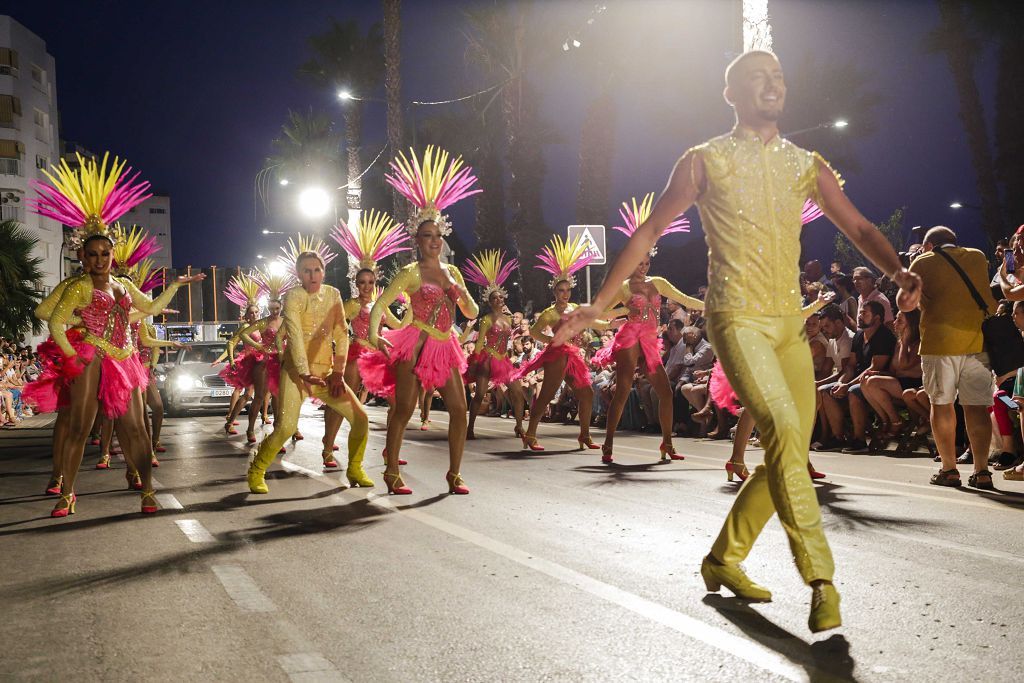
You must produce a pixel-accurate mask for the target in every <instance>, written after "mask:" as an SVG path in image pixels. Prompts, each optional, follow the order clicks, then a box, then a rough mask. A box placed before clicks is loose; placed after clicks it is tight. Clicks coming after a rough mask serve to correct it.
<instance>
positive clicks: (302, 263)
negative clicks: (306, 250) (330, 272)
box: [295, 255, 324, 294]
mask: <svg viewBox="0 0 1024 683" xmlns="http://www.w3.org/2000/svg"><path fill="white" fill-rule="evenodd" d="M295 270H297V271H298V273H299V282H301V283H302V288H303V289H305V290H306V291H307V292H309V293H310V294H314V293H316V292H318V291H320V285H321V284H323V281H324V266H323V264H322V263H320V259H319V258H317V257H316V256H312V255H310V256H303V257H300V258H299V260H298V261H296V262H295Z"/></svg>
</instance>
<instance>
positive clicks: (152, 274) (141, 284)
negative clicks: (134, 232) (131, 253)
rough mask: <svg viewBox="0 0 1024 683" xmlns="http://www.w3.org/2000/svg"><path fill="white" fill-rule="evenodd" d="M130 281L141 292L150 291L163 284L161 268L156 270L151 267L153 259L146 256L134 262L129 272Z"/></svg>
mask: <svg viewBox="0 0 1024 683" xmlns="http://www.w3.org/2000/svg"><path fill="white" fill-rule="evenodd" d="M129 277H131V279H132V282H134V283H135V286H136V287H138V288H139V290H140V291H142V292H146V293H149V292H152V291H153V290H154V289H156V288H157V287H163V286H164V274H163V269H160V270H157V269H155V268H154V267H153V259H151V258H147V259H143V260H141V261H138V262H137V263H135V264H134V265H133V266H132V268H131V272H130V274H129Z"/></svg>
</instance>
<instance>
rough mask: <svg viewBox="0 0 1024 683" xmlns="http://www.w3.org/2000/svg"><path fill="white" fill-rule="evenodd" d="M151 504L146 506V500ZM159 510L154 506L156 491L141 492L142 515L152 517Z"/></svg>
mask: <svg viewBox="0 0 1024 683" xmlns="http://www.w3.org/2000/svg"><path fill="white" fill-rule="evenodd" d="M147 498H149V500H150V501H151V502H152V503H153V504H152V505H146V499H147ZM159 509H160V508H159V507H158V506H157V504H156V491H143V492H142V514H144V515H152V514H153V513H155V512H156V511H157V510H159Z"/></svg>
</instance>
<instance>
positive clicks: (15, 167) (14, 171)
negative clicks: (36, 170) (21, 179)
mask: <svg viewBox="0 0 1024 683" xmlns="http://www.w3.org/2000/svg"><path fill="white" fill-rule="evenodd" d="M0 175H16V176H20V175H21V159H2V158H0Z"/></svg>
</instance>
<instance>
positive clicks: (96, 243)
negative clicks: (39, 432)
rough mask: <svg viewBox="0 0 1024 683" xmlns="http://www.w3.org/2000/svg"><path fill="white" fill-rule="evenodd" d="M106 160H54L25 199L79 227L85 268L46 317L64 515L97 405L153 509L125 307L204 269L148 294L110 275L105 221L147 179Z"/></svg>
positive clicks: (140, 196) (152, 307)
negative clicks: (63, 421) (63, 424)
mask: <svg viewBox="0 0 1024 683" xmlns="http://www.w3.org/2000/svg"><path fill="white" fill-rule="evenodd" d="M107 160H108V155H106V154H105V155H104V157H103V162H102V164H98V163H97V162H96V161H95V160H94V159H90V160H85V159H82V158H81V157H80V156H79V157H78V161H79V164H80V167H79V169H78V170H77V171H75V170H72V169H71V168H70V167H69V166H68V165H67V162H66V161H64V160H62V161H61V165H60V167H59V168H57V169H56V174H57V177H56V178H55V177H54V176H52V175H50V174H49V173H47V174H46V176H47V178H48V179H49V180H50V182H51V183H52V185H45V184H43V183H36V184H35V188H36V191H37V192H38V193H39V198H38V199H34V200H31V201H30V207H31V208H32V210H33V211H35V212H36V213H39V214H42V215H44V216H48V217H50V218H54V219H56V220H59V221H60V222H62V223H64V224H65V225H72V226H75V227H76V228H77V229H79V230H80V233H81V234H82V236H83V242H82V248H81V250H80V252H79V253H80V257H81V259H82V261H83V263H84V264H86V272H88V273H89V275H88V277H87V278H81V279H78V280H76V281H74V282H73V283H71V284H69V286H68V287H67V289H66V290H65V292H64V294H63V296H61V299H60V301H59V302H58V304H57V306H56V308H55V309H54V311H53V313H52V315H51V316H50V321H49V328H50V334H51V335H52V336H53V340H54V342H55V343H56V344H57V345H58V346H59V347H60V349H61V351H62V352H63V355H62V357H61V358H60V359H58V360H57V362H54V363H52V364H51V365H50V366H49V367H47V368H46V369H45V370H44V372H43V375H44V376H47V375H49V376H50V377H51V378H52V377H53V376H55V375H56V376H59V377H62V378H63V379H64V382H63V383H58V382H52V383H51V386H52V387H53V388H54V389H56V390H57V396H58V398H57V399H56V400H57V401H59V400H60V397H61V396H62V394H63V392H64V391H66V392H67V394H66V395H67V400H68V402H69V404H70V416H69V424H68V432H67V438H66V439H65V448H64V453H63V455H62V470H63V472H62V474H63V482H62V487H61V499H60V501H58V503H57V506H56V507H55V508H54V510H53V512H52V513H51V516H53V517H65V516H67V515H69V514H73V513H74V511H75V493H74V485H75V477H76V476H77V474H78V468H79V466H80V464H81V461H82V452H83V450H84V448H85V440H86V438H87V437H88V435H89V428H90V426H91V425H92V422H93V418H94V416H95V414H96V411H97V409H98V407H99V406H100V405H102V406H103V411H104V413H105V414H106V415H107V416H108V417H110V418H111V419H114V420H115V424H116V426H117V428H118V432H119V433H120V434H121V435H122V437H123V438H124V441H125V444H124V445H125V448H124V451H125V459H126V461H127V462H128V464H129V467H131V468H132V469H134V470H137V471H138V472H139V473H140V475H141V478H142V483H143V492H142V512H143V513H153V512H156V510H157V505H156V499H155V497H154V492H153V490H152V478H151V465H150V458H149V455H150V450H149V445H148V443H147V441H148V440H147V438H146V431H145V426H144V420H143V415H142V412H143V402H142V389H144V388H145V386H146V382H147V377H146V373H145V371H144V370H143V368H142V364H141V363H139V359H138V355H137V354H136V352H135V349H134V347H133V345H132V341H131V335H130V333H129V329H128V327H129V314H130V313H131V310H132V308H133V307H134V308H136V309H138V310H140V311H143V312H145V313H148V314H156V313H159V312H161V311H162V310H163V308H164V306H165V305H166V304H167V303H168V302H169V301H170V300H171V298H172V297H173V296H174V294H175V292H176V291H177V288H178V287H179V286H180V285H182V284H186V283H189V282H196V281H199V280H202V279H203V277H205V276H204V275H202V274H198V275H196V276H193V277H190V278H179V279H178V280H177V281H176V282H175V283H174V284H172V285H171V286H169V287H167V289H166V290H165V291H164V293H163V294H162V295H161V296H160V297H159V298H157V299H156V300H151V299H150V298H149V297H148V296H146V295H145V294H143V293H142V292H141V291H139V289H138V288H137V287H135V285H134V284H132V283H131V281H130V280H127V279H125V280H115V279H114V278H112V277H111V273H110V269H111V265H112V256H113V246H114V236H113V234H112V232H111V231H110V230H109V229H108V228H107V225H108V224H109V223H111V222H113V221H114V220H115V219H116V218H117V217H118V216H120V215H121V214H122V213H124V212H126V211H127V210H128V209H130V208H132V207H133V206H136V205H137V204H139V203H140V202H142V201H144V200H145V199H146V198H147V197H148V195H146V194H145V192H146V190H147V189H148V186H149V184H148V183H135V182H134V181H135V179H136V178H137V177H138V174H136V175H134V176H130V173H131V170H130V169H129V170H128V171H127V172H126V173H124V167H125V163H124V162H119V160H118V159H116V158H115V159H114V163H113V166H112V167H111V168H110V170H109V174H108V169H107ZM76 311H77V312H78V315H79V316H80V317H81V319H82V322H83V326H84V328H85V331H84V332H76V331H75V330H72V331H71V332H70V333H69V332H66V331H65V327H66V326H67V325H68V323H69V321H71V319H72V316H74V315H75V313H76Z"/></svg>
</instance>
